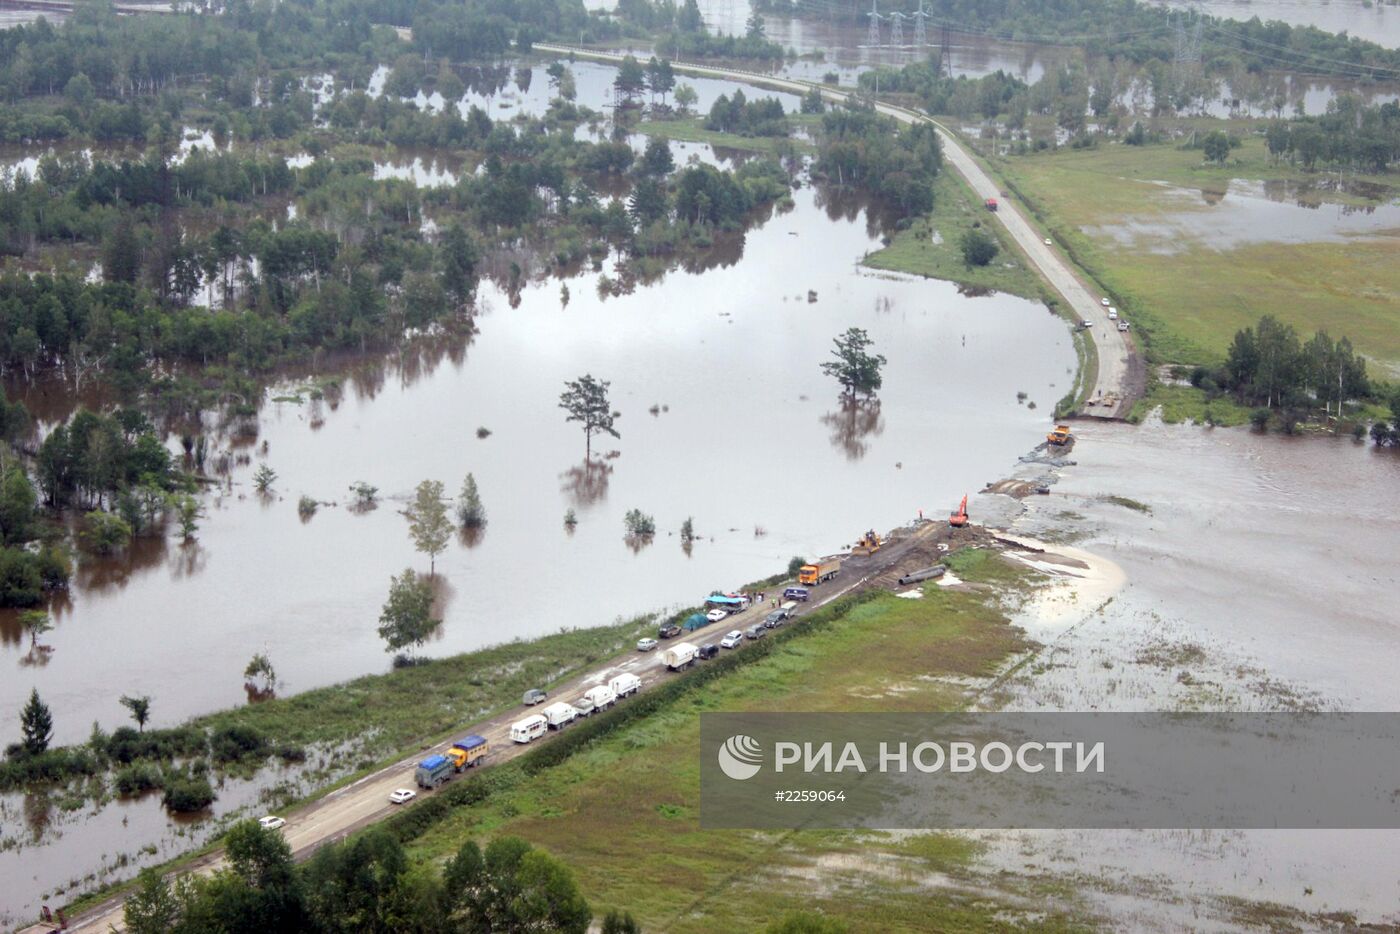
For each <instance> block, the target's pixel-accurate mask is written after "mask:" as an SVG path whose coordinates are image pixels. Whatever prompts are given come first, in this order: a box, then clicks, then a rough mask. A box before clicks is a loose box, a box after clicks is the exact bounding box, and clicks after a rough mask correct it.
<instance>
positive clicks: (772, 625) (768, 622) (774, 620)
mask: <svg viewBox="0 0 1400 934" xmlns="http://www.w3.org/2000/svg"><path fill="white" fill-rule="evenodd" d="M791 615H792V614H791V613H789V612H788V611H787V610H774V611H773V612H772V613H769V614H768V615H767V616H765V617H763V628H765V629H777V628H778V627H779V626H781V625H782V624H783V623H785V622H787V618H788V617H789V616H791Z"/></svg>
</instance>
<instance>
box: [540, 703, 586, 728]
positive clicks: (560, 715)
mask: <svg viewBox="0 0 1400 934" xmlns="http://www.w3.org/2000/svg"><path fill="white" fill-rule="evenodd" d="M540 713H541V714H542V715H543V716H544V718H545V720H546V721H547V722H548V723H549V728H550V729H551V730H562V729H564V727H566V726H568V725H569V724H570V723H573V722H574V720H575V719H576V718H577V717H578V708H577V707H575V706H574V705H573V704H566V703H564V702H563V701H557V702H555V703H553V704H550V705H549V706H548V707H546V708H545V709H544V710H542V711H540Z"/></svg>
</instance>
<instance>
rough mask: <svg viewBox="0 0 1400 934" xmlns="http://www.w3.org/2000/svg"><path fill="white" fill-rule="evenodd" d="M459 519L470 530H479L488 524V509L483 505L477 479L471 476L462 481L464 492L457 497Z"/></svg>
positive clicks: (468, 475)
mask: <svg viewBox="0 0 1400 934" xmlns="http://www.w3.org/2000/svg"><path fill="white" fill-rule="evenodd" d="M457 519H458V520H459V521H460V522H461V523H462V525H463V527H465V528H468V529H479V528H481V527H482V526H483V525H485V524H486V507H485V506H483V505H481V494H480V493H479V492H478V491H477V489H476V477H473V476H472V475H471V474H467V479H465V480H463V481H462V492H461V495H459V496H458V497H457Z"/></svg>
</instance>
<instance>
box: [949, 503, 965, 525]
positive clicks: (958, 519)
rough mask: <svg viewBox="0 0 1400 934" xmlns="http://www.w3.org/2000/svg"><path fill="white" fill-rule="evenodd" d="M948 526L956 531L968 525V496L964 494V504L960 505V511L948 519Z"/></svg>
mask: <svg viewBox="0 0 1400 934" xmlns="http://www.w3.org/2000/svg"><path fill="white" fill-rule="evenodd" d="M948 524H949V525H951V526H952V527H953V528H955V529H960V528H962V527H963V526H965V525H967V495H966V494H964V495H963V498H962V502H961V503H959V504H958V511H957V512H955V513H953V514H952V515H950V516H949V517H948Z"/></svg>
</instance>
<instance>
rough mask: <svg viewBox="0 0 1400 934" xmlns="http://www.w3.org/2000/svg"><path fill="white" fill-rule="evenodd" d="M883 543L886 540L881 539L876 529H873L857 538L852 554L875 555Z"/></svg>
mask: <svg viewBox="0 0 1400 934" xmlns="http://www.w3.org/2000/svg"><path fill="white" fill-rule="evenodd" d="M883 544H884V542H883V541H881V540H880V536H879V535H878V534H877V533H876V531H875V530H874V529H871V530H870V531H868V532H866V533H865V534H864V535H862V536H861V537H860V538H859V539H857V540H856V544H855V547H854V548H852V549H851V556H852V557H860V556H862V555H873V554H874V553H875V552H877V551H879V550H880V546H881V545H883Z"/></svg>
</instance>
